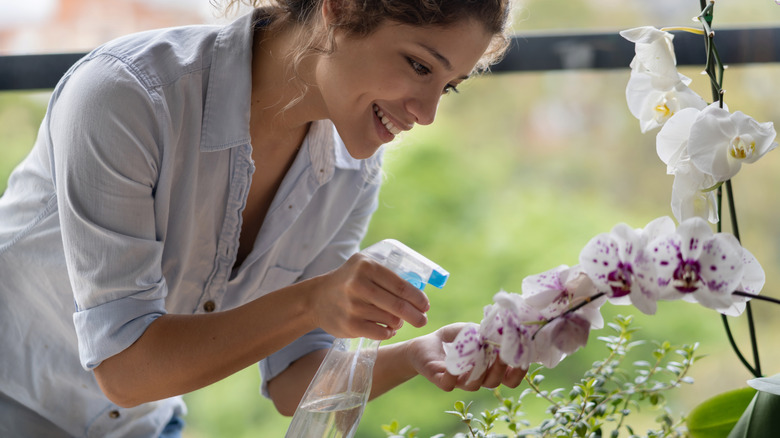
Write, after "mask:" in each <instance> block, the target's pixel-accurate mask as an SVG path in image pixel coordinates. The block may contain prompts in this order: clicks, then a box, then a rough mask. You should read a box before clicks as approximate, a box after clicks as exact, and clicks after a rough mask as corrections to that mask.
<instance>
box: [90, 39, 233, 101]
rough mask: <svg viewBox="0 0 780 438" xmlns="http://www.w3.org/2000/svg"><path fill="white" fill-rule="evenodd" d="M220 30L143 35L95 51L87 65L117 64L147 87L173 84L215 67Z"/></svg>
mask: <svg viewBox="0 0 780 438" xmlns="http://www.w3.org/2000/svg"><path fill="white" fill-rule="evenodd" d="M220 29H221V27H220V26H206V25H197V26H184V27H176V28H168V29H159V30H152V31H146V32H140V33H136V34H132V35H127V36H125V37H121V38H118V39H116V40H113V41H110V42H108V43H106V44H104V45H102V46H100V47H98V48H96V49H95V50H94V51H92V52H91V53H90V54H89V55H87V57H86V58H85V60H84V62H85V63H89V62H101V61H102V62H103V63H106V62H108V63H113V62H115V63H117V64H118V65H117V67H120V65H121V67H120V68H125V69H127V70H128V71H130V72H132V73H133V74H134V75H135V76H136V77H137V78H138V80H139V82H141V83H142V84H143V85H144V86H145V87H147V88H153V87H158V86H163V85H166V84H169V83H171V82H173V81H175V80H176V79H178V78H179V77H181V76H183V75H186V74H188V73H192V72H196V71H200V70H204V69H207V68H208V67H209V66H210V65H211V60H212V52H213V49H214V43H215V40H216V39H217V35H218V34H219V31H220Z"/></svg>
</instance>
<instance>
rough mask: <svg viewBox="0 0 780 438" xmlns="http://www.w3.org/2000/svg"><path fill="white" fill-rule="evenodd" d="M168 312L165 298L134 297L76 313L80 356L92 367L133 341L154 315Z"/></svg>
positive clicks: (82, 361) (85, 366)
mask: <svg viewBox="0 0 780 438" xmlns="http://www.w3.org/2000/svg"><path fill="white" fill-rule="evenodd" d="M165 313H167V312H166V311H165V300H164V299H163V298H159V299H155V300H139V299H136V298H133V297H126V298H121V299H118V300H115V301H109V302H107V303H105V304H101V305H99V306H96V307H93V308H90V309H86V310H81V311H78V312H76V313H74V314H73V324H74V325H75V326H76V336H77V337H78V341H79V360H80V361H81V366H82V367H84V369H85V370H88V371H89V370H92V369H94V368H95V367H97V366H98V365H100V363H101V362H103V360H104V359H107V358H109V357H111V356H113V355H115V354H117V353H120V352H122V351H123V350H124V349H126V348H127V347H129V346H130V345H132V344H133V342H135V341H136V340H137V339H138V338H140V337H141V335H142V334H143V333H144V331H146V328H147V327H149V324H151V323H152V321H154V320H155V319H157V318H158V317H160V316H161V315H164V314H165Z"/></svg>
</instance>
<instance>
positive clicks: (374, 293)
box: [312, 254, 430, 340]
mask: <svg viewBox="0 0 780 438" xmlns="http://www.w3.org/2000/svg"><path fill="white" fill-rule="evenodd" d="M313 280H315V281H317V282H319V283H318V284H317V286H316V290H315V291H314V293H313V294H312V309H313V311H314V318H315V321H314V322H315V325H316V326H317V327H321V328H323V329H324V330H325V331H327V332H328V333H330V334H332V335H334V336H336V337H341V338H354V337H365V338H371V339H379V340H385V339H389V338H390V337H392V336H393V335H395V332H396V330H398V329H399V328H401V325H402V324H403V321H406V322H408V323H410V324H412V325H413V326H415V327H422V326H424V325H425V324H426V323H427V322H428V318H427V317H426V315H425V312H427V311H428V308H429V307H430V304H429V302H428V297H427V296H425V294H424V293H423V292H422V291H421V290H419V289H417V288H416V287H414V286H412V285H411V284H409V283H408V282H407V281H405V280H404V279H402V278H401V277H399V276H398V275H396V274H395V273H394V272H393V271H391V270H390V269H388V268H386V267H384V266H382V265H381V264H379V263H377V262H376V261H374V260H372V259H371V258H370V257H368V256H366V255H363V254H355V255H353V256H352V257H351V258H350V259H349V260H347V261H346V263H344V265H342V266H341V267H340V268H338V269H336V270H334V271H332V272H330V273H328V274H325V275H323V276H320V277H317V278H316V279H313Z"/></svg>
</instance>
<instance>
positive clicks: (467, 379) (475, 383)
mask: <svg viewBox="0 0 780 438" xmlns="http://www.w3.org/2000/svg"><path fill="white" fill-rule="evenodd" d="M481 382H482V379H480V378H479V377H478V378H475V379H471V373H466V374H462V375H460V376H458V383H457V385H456V386H457V387H458V388H460V389H462V390H464V391H471V392H474V391H476V390H478V389H479V388H481V387H482V384H481Z"/></svg>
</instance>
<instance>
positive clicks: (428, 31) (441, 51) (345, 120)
mask: <svg viewBox="0 0 780 438" xmlns="http://www.w3.org/2000/svg"><path fill="white" fill-rule="evenodd" d="M491 38H492V35H490V34H489V33H488V32H486V31H485V29H484V27H483V26H482V24H480V23H479V22H477V21H475V20H462V21H459V22H456V23H454V24H452V25H449V26H447V27H432V26H426V27H418V26H410V25H403V24H397V23H395V22H390V21H388V22H385V23H384V24H382V25H381V26H380V27H379V28H377V30H376V31H375V32H373V33H372V34H371V35H369V36H367V37H364V38H347V37H345V36H344V35H343V34H339V33H337V34H336V36H335V43H336V50H335V52H334V53H332V54H331V55H328V56H324V57H323V58H322V59H321V60H320V62H319V63H318V64H317V67H316V71H315V75H316V76H315V80H316V86H317V88H318V89H319V92H320V94H321V96H322V102H321V104H322V105H323V106H324V110H325V111H326V112H327V118H329V119H330V120H332V121H333V123H334V124H335V126H336V129H337V130H338V132H339V135H340V136H341V138H342V140H344V143H345V144H346V146H347V150H348V151H349V153H350V154H351V155H352V156H353V157H354V158H368V157H370V156H371V155H373V154H374V153H375V152H376V151H377V149H378V148H379V146H381V145H382V144H384V143H387V142H389V141H391V140H393V138H395V136H396V135H397V134H399V133H400V132H401V131H406V130H409V129H411V128H412V127H413V126H414V124H415V123H419V124H421V125H427V124H430V123H432V122H433V119H434V117H435V115H436V108H437V106H438V104H439V99H440V98H441V96H442V95H443V94H445V93H447V92H449V91H451V90H452V89H453V88H455V87H456V86H457V85H458V84H460V83H461V82H462V81H463V80H465V79H466V78H467V77H468V75H469V74H470V73H471V71H472V69H473V68H474V66H475V65H476V63H477V61H479V59H480V57H481V56H482V55H483V54H484V52H485V50H486V49H487V47H488V44H489V43H490V40H491Z"/></svg>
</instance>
